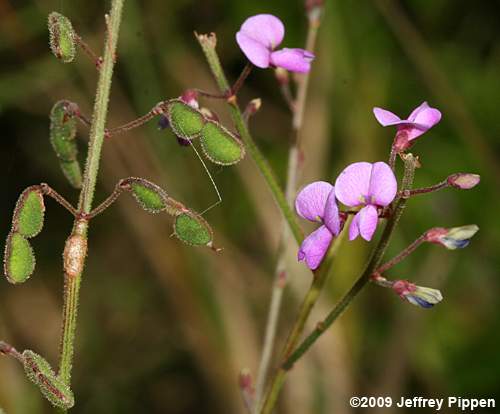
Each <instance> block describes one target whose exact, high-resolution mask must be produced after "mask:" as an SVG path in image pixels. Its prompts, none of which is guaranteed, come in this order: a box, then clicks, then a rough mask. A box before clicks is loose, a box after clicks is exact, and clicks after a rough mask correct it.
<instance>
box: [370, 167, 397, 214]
mask: <svg viewBox="0 0 500 414" xmlns="http://www.w3.org/2000/svg"><path fill="white" fill-rule="evenodd" d="M397 191H398V182H397V180H396V176H395V175H394V172H393V171H392V170H391V167H389V165H387V164H386V163H385V162H376V163H375V164H373V166H372V172H371V176H370V187H369V189H368V196H369V198H370V199H369V200H367V202H368V203H370V204H376V205H377V206H384V207H385V206H387V205H389V204H390V203H391V202H392V200H394V197H395V196H396V193H397Z"/></svg>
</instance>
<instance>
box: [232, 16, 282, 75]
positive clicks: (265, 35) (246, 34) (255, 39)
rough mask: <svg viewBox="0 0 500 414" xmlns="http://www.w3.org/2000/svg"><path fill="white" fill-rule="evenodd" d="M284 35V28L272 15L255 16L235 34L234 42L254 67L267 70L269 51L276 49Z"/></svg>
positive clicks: (245, 22)
mask: <svg viewBox="0 0 500 414" xmlns="http://www.w3.org/2000/svg"><path fill="white" fill-rule="evenodd" d="M284 35H285V26H284V25H283V23H282V22H281V20H280V19H278V18H277V17H276V16H273V15H272V14H257V15H256V16H252V17H249V18H248V19H246V20H245V21H244V22H243V24H242V25H241V28H240V31H239V32H238V33H236V42H237V43H238V45H239V46H240V48H241V50H242V51H243V53H244V54H245V56H246V57H247V58H248V60H249V61H250V62H252V63H253V64H254V65H255V66H257V67H259V68H263V69H265V68H268V67H269V63H270V57H271V51H272V50H273V49H274V48H275V47H277V46H278V45H279V44H280V43H281V42H282V40H283V36H284Z"/></svg>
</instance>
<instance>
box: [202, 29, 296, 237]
mask: <svg viewBox="0 0 500 414" xmlns="http://www.w3.org/2000/svg"><path fill="white" fill-rule="evenodd" d="M196 38H197V39H198V42H199V43H200V46H201V48H202V50H203V53H204V54H205V57H206V59H207V62H208V64H209V66H210V69H211V71H212V74H213V76H214V78H215V80H216V82H217V86H218V87H219V89H220V91H221V93H223V94H226V93H228V92H230V91H231V87H230V85H229V82H228V81H227V78H226V75H225V73H224V70H223V69H222V65H221V63H220V60H219V56H218V55H217V52H216V50H215V46H216V43H217V40H216V37H215V34H210V35H198V34H197V35H196ZM227 102H228V104H229V107H230V109H231V116H232V118H233V122H234V124H235V127H236V130H237V131H238V134H239V135H240V137H241V139H242V140H243V142H244V144H245V147H246V149H247V151H248V153H249V154H250V156H251V157H252V159H253V160H254V162H255V164H257V167H258V168H259V170H260V172H261V174H262V175H263V177H264V179H265V180H266V183H267V185H268V187H269V189H270V190H271V192H272V193H273V196H274V199H275V200H276V203H277V204H278V207H279V208H280V210H281V212H282V213H283V216H284V217H285V219H286V221H287V223H288V225H289V227H290V231H291V232H292V234H293V236H294V238H295V240H296V241H297V243H300V242H301V241H302V238H303V233H302V230H301V228H300V226H299V224H298V222H297V219H296V217H295V215H294V213H293V211H292V209H291V208H290V206H289V205H288V202H287V200H286V197H285V194H284V192H283V190H282V189H281V186H280V184H279V183H278V180H277V178H276V176H275V174H274V172H273V170H272V168H271V166H270V165H269V163H268V162H267V160H266V158H265V157H264V155H263V154H262V152H261V151H260V149H259V148H258V147H257V145H256V143H255V141H254V140H253V138H252V136H251V135H250V132H249V130H248V127H247V124H246V122H245V119H244V117H243V114H242V112H241V110H240V108H239V106H238V103H237V100H236V96H234V95H231V96H229V97H228V98H227Z"/></svg>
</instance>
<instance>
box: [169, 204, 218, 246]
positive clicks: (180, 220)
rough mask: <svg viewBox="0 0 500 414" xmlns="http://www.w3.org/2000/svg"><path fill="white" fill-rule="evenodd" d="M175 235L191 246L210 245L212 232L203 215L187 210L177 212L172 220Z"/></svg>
mask: <svg viewBox="0 0 500 414" xmlns="http://www.w3.org/2000/svg"><path fill="white" fill-rule="evenodd" d="M174 234H175V236H176V237H177V238H178V239H179V240H181V241H183V242H184V243H187V244H189V245H192V246H208V247H212V240H213V232H212V229H211V227H210V225H209V224H208V223H207V222H206V221H205V219H204V218H203V217H201V216H200V215H198V214H196V213H194V212H193V211H191V210H187V211H185V212H183V213H181V214H179V215H178V216H177V217H176V218H175V222H174Z"/></svg>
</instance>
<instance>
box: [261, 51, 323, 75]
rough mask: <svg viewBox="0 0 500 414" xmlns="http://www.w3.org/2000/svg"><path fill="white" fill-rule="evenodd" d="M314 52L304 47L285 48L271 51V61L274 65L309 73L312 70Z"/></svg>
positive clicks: (292, 70)
mask: <svg viewBox="0 0 500 414" xmlns="http://www.w3.org/2000/svg"><path fill="white" fill-rule="evenodd" d="M313 59H314V54H312V53H311V52H308V51H307V50H304V49H289V48H284V49H281V50H278V51H276V52H273V53H271V59H270V61H271V63H272V64H273V65H274V66H277V67H280V68H283V69H286V70H289V71H290V72H298V73H307V72H309V71H310V70H311V62H312V61H313Z"/></svg>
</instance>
